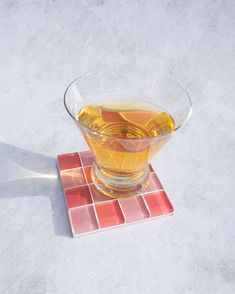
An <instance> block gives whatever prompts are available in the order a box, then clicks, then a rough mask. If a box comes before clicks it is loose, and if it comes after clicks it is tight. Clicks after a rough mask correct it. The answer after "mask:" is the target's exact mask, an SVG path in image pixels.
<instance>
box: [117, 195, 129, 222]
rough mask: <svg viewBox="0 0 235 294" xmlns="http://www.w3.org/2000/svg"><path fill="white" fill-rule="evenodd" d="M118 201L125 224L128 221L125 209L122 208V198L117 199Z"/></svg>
mask: <svg viewBox="0 0 235 294" xmlns="http://www.w3.org/2000/svg"><path fill="white" fill-rule="evenodd" d="M117 201H118V205H119V207H120V209H121V212H122V215H123V217H124V224H126V223H127V220H126V215H125V213H124V210H123V208H122V205H121V203H120V199H117Z"/></svg>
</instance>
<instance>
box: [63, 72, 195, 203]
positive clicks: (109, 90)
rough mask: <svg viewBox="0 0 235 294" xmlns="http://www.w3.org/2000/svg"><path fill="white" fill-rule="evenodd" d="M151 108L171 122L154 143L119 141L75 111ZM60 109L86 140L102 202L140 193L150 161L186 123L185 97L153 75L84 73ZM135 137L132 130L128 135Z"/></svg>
mask: <svg viewBox="0 0 235 294" xmlns="http://www.w3.org/2000/svg"><path fill="white" fill-rule="evenodd" d="M114 102H115V103H118V104H120V105H127V104H128V105H129V107H130V105H133V106H136V105H138V109H139V110H141V105H142V106H143V108H144V106H145V105H148V106H149V107H151V105H152V106H153V108H154V107H159V106H160V107H161V109H164V110H165V111H167V112H168V113H169V114H170V115H171V116H172V117H173V119H174V122H175V127H174V129H173V131H172V132H169V133H164V134H162V135H159V136H155V137H141V138H138V137H137V138H136V137H135V138H122V137H121V136H120V137H119V136H117V134H115V135H112V134H111V135H110V134H109V133H108V134H105V132H101V131H97V130H95V129H93V128H92V127H88V126H87V125H85V124H83V123H81V122H79V121H78V119H77V115H78V113H79V111H80V110H81V109H82V108H83V107H84V106H87V105H100V106H102V105H107V104H109V105H112V104H113V103H114ZM64 105H65V108H66V110H67V112H68V113H69V115H70V116H71V117H72V119H73V120H74V122H75V123H76V124H77V126H78V127H79V129H80V130H81V133H82V135H83V137H84V138H85V140H86V142H87V144H88V146H89V148H90V150H91V152H92V153H93V155H94V158H95V161H94V163H93V166H92V171H91V176H92V180H93V183H94V185H95V186H96V188H97V189H98V190H99V191H101V192H102V193H104V194H106V195H107V196H110V197H114V198H125V197H130V196H133V195H136V194H139V193H141V192H143V191H144V189H145V188H146V185H147V183H148V179H149V173H150V172H149V161H150V159H151V158H152V156H153V155H154V154H156V153H157V152H158V151H159V150H160V149H161V148H162V147H163V146H164V145H165V144H166V142H168V141H169V139H170V138H172V137H173V136H174V135H175V134H176V132H178V130H179V129H181V127H182V126H183V125H184V124H185V122H186V121H187V120H188V118H189V117H190V114H191V111H192V104H191V100H190V97H189V95H188V94H187V92H186V91H185V90H184V88H183V87H182V86H181V85H180V84H179V83H177V82H175V81H173V80H171V79H169V78H166V77H163V76H159V75H156V74H155V73H150V72H144V71H140V70H139V71H138V70H136V69H135V70H125V71H116V72H111V71H103V72H89V73H85V74H83V75H81V76H80V77H78V78H77V79H75V80H74V81H73V82H72V83H71V84H70V85H69V86H68V87H67V89H66V91H65V94H64ZM132 131H134V132H135V130H132Z"/></svg>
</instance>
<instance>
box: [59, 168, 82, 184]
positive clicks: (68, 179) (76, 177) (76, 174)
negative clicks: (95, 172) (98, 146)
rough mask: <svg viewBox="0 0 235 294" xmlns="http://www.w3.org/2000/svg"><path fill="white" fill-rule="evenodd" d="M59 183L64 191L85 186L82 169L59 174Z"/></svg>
mask: <svg viewBox="0 0 235 294" xmlns="http://www.w3.org/2000/svg"><path fill="white" fill-rule="evenodd" d="M61 181H62V185H63V188H64V189H67V188H73V187H78V186H82V185H85V184H86V179H85V177H84V174H83V171H82V168H77V169H73V170H67V171H63V172H61Z"/></svg>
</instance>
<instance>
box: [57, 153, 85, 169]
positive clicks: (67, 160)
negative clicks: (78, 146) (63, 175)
mask: <svg viewBox="0 0 235 294" xmlns="http://www.w3.org/2000/svg"><path fill="white" fill-rule="evenodd" d="M58 163H59V168H60V170H61V171H63V170H65V169H72V168H77V167H81V161H80V158H79V155H78V153H68V154H62V155H59V156H58Z"/></svg>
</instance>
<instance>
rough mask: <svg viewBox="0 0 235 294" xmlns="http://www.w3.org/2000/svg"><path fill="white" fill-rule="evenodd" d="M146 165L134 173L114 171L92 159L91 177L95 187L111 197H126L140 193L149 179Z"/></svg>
mask: <svg viewBox="0 0 235 294" xmlns="http://www.w3.org/2000/svg"><path fill="white" fill-rule="evenodd" d="M149 175H150V171H149V167H148V165H147V166H146V168H144V169H143V170H140V171H138V172H134V173H122V174H120V173H114V172H111V171H109V170H107V169H105V168H103V167H101V166H100V165H99V164H98V163H97V162H96V161H94V163H93V166H92V170H91V177H92V181H93V183H94V185H95V186H96V188H97V189H98V190H99V191H101V192H102V193H104V194H105V195H107V196H109V197H112V198H127V197H131V196H135V195H137V194H140V193H142V192H143V191H144V190H145V188H146V186H147V184H148V180H149Z"/></svg>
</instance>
